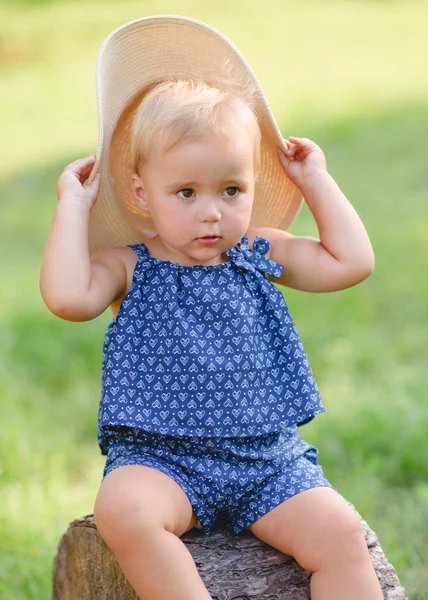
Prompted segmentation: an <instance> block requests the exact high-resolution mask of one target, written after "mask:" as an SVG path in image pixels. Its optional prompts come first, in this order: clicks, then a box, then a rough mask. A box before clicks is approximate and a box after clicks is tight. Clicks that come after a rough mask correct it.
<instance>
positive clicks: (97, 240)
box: [89, 15, 302, 253]
mask: <svg viewBox="0 0 428 600" xmlns="http://www.w3.org/2000/svg"><path fill="white" fill-rule="evenodd" d="M177 76H179V77H183V78H189V79H192V78H198V79H203V80H204V81H206V82H207V83H208V84H211V85H215V86H217V87H220V88H226V89H228V90H230V91H232V92H235V93H236V94H237V95H242V93H243V92H244V93H245V90H247V89H254V88H256V96H257V97H256V107H255V108H256V113H257V115H258V118H259V123H260V128H261V132H262V146H261V162H260V172H259V177H258V180H257V183H256V190H255V198H254V205H253V213H252V218H251V225H252V226H253V227H275V228H278V229H286V228H287V227H288V226H289V225H290V223H291V222H292V221H293V219H294V217H295V216H296V214H297V212H298V210H299V208H300V206H301V204H302V196H301V193H300V190H299V189H298V188H297V187H296V186H295V185H294V184H293V183H292V182H291V180H290V179H289V178H288V177H287V176H286V174H285V173H284V170H283V169H282V167H281V165H280V162H279V159H278V156H277V153H276V148H277V146H280V147H282V148H284V142H283V140H282V136H281V133H280V131H279V129H278V126H277V125H276V123H275V120H274V118H273V115H272V113H271V110H270V108H269V106H268V103H267V101H266V98H265V96H264V94H263V91H262V89H261V87H260V84H259V83H258V81H257V78H256V76H255V75H254V73H253V71H252V70H251V68H250V66H249V65H248V63H247V62H246V60H245V58H244V57H243V56H242V55H241V53H240V52H239V51H238V50H237V49H236V48H235V47H234V46H233V45H232V44H231V42H230V41H229V40H228V39H227V38H226V37H224V35H222V34H221V33H220V32H218V31H216V30H215V29H213V28H212V27H210V26H208V25H205V24H204V23H201V22H200V21H195V20H194V19H190V18H187V17H178V16H172V15H161V16H152V17H146V18H142V19H137V20H135V21H131V22H130V23H126V24H125V25H122V27H119V28H118V29H116V30H115V31H113V32H112V33H111V34H110V35H109V36H108V37H107V38H106V39H105V41H104V43H103V44H102V46H101V49H100V52H99V55H98V61H97V68H96V86H97V108H98V119H99V140H98V151H97V158H96V163H95V165H94V168H93V169H92V173H91V176H90V179H89V182H91V181H92V180H93V178H94V177H95V175H96V174H97V173H98V172H100V173H101V182H100V188H99V193H98V198H97V202H96V204H95V205H94V207H93V209H92V211H91V216H90V221H89V246H90V252H91V253H92V252H95V251H97V250H99V249H101V248H106V247H111V246H124V245H127V244H131V243H138V242H144V241H145V239H144V236H147V237H151V236H153V235H156V230H155V227H154V225H153V222H152V220H151V218H150V214H149V213H147V212H145V211H143V210H141V209H139V208H138V207H137V206H136V203H135V202H134V199H133V196H132V191H131V185H130V182H131V177H130V176H131V173H132V165H131V162H130V147H129V146H130V144H129V134H130V126H131V122H132V118H133V115H134V113H135V111H136V109H137V106H138V104H139V103H140V101H141V98H142V90H144V89H145V88H147V87H148V86H149V85H150V84H153V83H154V82H157V81H161V80H162V79H165V78H168V77H177Z"/></svg>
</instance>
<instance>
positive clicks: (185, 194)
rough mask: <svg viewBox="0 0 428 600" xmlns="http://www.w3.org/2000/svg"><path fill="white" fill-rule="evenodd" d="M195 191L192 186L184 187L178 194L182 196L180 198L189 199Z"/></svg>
mask: <svg viewBox="0 0 428 600" xmlns="http://www.w3.org/2000/svg"><path fill="white" fill-rule="evenodd" d="M194 193H195V192H194V191H193V190H192V188H184V189H183V190H180V191H179V192H178V195H179V196H180V198H186V199H189V198H192V197H193V194H194Z"/></svg>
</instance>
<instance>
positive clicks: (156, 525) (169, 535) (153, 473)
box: [94, 465, 211, 600]
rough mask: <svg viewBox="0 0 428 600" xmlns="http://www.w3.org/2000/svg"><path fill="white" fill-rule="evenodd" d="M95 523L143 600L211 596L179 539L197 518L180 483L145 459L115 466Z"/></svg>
mask: <svg viewBox="0 0 428 600" xmlns="http://www.w3.org/2000/svg"><path fill="white" fill-rule="evenodd" d="M94 513H95V515H94V516H95V522H96V525H97V529H98V531H99V532H100V534H101V536H102V537H103V539H104V541H105V542H106V544H107V545H108V546H109V547H110V549H111V550H112V552H113V553H114V555H115V556H116V559H117V561H118V563H119V565H120V567H121V568H122V570H123V572H124V573H125V575H126V577H127V578H128V580H129V582H130V584H131V585H132V587H133V588H134V590H135V592H136V593H137V594H138V596H139V597H140V598H141V600H210V599H211V596H210V595H209V593H208V591H207V589H206V588H205V586H204V584H203V582H202V580H201V578H200V576H199V574H198V571H197V569H196V565H195V563H194V561H193V558H192V556H191V554H190V552H189V551H188V550H187V548H186V546H185V545H184V544H183V542H182V541H181V540H180V539H179V536H181V535H182V534H183V533H185V532H186V531H189V530H190V529H192V527H193V526H194V525H195V524H196V521H197V518H196V515H195V514H194V512H193V510H192V506H191V504H190V502H189V500H188V498H187V496H186V494H185V493H184V491H183V490H182V489H181V488H180V486H179V485H178V484H177V483H176V482H175V481H174V480H173V479H171V478H170V477H168V475H165V474H164V473H162V472H160V471H157V470H155V469H152V468H151V467H146V466H141V465H127V466H122V467H118V468H116V469H114V470H113V471H111V472H110V473H109V474H108V475H107V476H106V477H105V478H104V480H103V482H102V483H101V487H100V490H99V492H98V495H97V499H96V502H95V509H94Z"/></svg>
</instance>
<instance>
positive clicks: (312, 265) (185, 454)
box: [41, 17, 382, 600]
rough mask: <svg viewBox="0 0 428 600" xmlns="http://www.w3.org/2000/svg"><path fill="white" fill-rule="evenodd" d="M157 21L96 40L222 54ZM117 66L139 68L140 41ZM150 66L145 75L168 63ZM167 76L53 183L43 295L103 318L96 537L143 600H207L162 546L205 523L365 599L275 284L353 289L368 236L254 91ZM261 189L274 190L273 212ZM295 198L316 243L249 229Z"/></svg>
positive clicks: (325, 594) (352, 597)
mask: <svg viewBox="0 0 428 600" xmlns="http://www.w3.org/2000/svg"><path fill="white" fill-rule="evenodd" d="M169 19H170V20H169V21H168V19H166V20H165V21H162V18H159V17H158V18H157V20H156V18H150V19H142V20H138V21H137V22H133V23H132V24H129V26H124V28H121V30H120V31H119V30H118V31H119V33H115V34H114V37H115V39H118V40H119V42H120V33H123V30H124V29H125V30H126V32H127V33H129V34H130V35H131V33H132V32H135V31H137V30H138V31H139V33H140V34H141V35H142V37H141V38H140V40H141V39H143V38H144V39H146V38H149V43H150V44H153V43H154V42H153V39H155V40H158V38H157V37H156V35H157V36H164V39H163V42H162V48H164V49H165V44H166V43H167V42H168V41H171V39H172V40H173V41H174V42H177V40H178V41H180V40H184V39H187V38H184V37H183V36H182V37H177V36H174V35H173V33H174V32H175V33H176V30H172V29H171V27H172V26H174V27H184V28H186V27H187V28H188V29H186V31H187V32H190V33H189V35H196V34H195V31H196V32H202V33H205V29H204V27H205V28H206V29H209V32H208V33H207V36H208V37H207V40H208V38H209V40H211V37H210V36H213V39H217V38H219V39H220V38H221V39H220V41H219V42H218V43H219V44H220V43H221V44H223V46H224V44H225V42H224V38H222V36H221V34H218V33H213V30H211V29H210V28H207V26H204V25H203V24H198V23H197V22H195V21H192V20H190V19H188V20H186V19H183V18H182V19H180V18H175V19H176V20H175V21H174V19H173V18H172V17H170V18H169ZM165 25H168V27H170V29H169V30H168V32H166V33H165V31H166V30H167V29H168V27H164V26H165ZM162 27H163V29H162ZM155 34H156V35H155ZM208 34H209V35H208ZM151 35H152V36H153V35H154V36H155V37H154V38H153V37H152V38H150V36H151ZM201 35H202V34H201ZM130 39H131V38H130ZM209 40H208V41H209ZM119 42H118V44H117V46H116V47H115V48H114V52H115V56H116V57H117V56H120V52H121V49H120V48H121V46H120V43H119ZM127 43H130V42H129V40H128V42H127ZM183 43H184V44H185V43H188V48H187V51H188V49H189V47H190V45H191V42H190V41H188V42H183ZM207 43H208V42H207ZM195 44H196V42H194V44H193V45H192V48H193V49H194V50H195ZM199 44H201V40H200V39H199ZM223 46H222V47H223ZM150 47H151V48H152V46H150ZM106 48H108V44H107V45H105V46H104V52H107V50H106ZM196 50H197V44H196ZM205 51H206V52H207V53H208V54H209V48H205ZM227 51H228V52H229V53H232V50H231V49H230V46H229V47H228V50H227ZM126 52H128V54H127V56H128V57H130V56H131V52H130V50H129V48H128V50H126ZM176 52H178V50H176ZM135 53H136V57H137V59H138V60H140V62H141V60H142V55H143V50H142V47H140V49H139V50H134V51H133V54H132V56H134V54H135ZM196 53H197V52H196ZM164 54H165V57H164V58H163V59H162V60H163V61H164V63H163V66H165V64H166V63H168V61H169V60H170V61H173V55H172V51H168V50H165V53H164ZM104 56H105V55H104ZM234 56H235V55H234ZM109 60H110V59H109ZM159 60H161V59H159ZM182 60H183V61H185V60H186V51H183V52H182ZM196 60H197V59H196V58H195V61H196ZM201 60H202V58H201ZM240 60H241V61H243V59H242V57H240ZM168 64H169V63H168ZM193 64H194V63H192V65H193ZM224 64H227V63H224V62H223V65H224ZM130 71H132V69H130ZM225 72H226V74H227V72H228V71H227V69H225ZM204 74H206V75H207V77H204ZM132 75H133V77H137V79H138V76H136V75H135V73H134V72H133V73H132ZM184 75H185V76H183V69H182V68H180V69H178V68H176V67H174V68H172V67H171V68H170V70H169V72H165V73H164V72H163V71H162V69H161V68H160V67H159V65H157V67H156V69H153V75H152V79H153V80H152V81H151V82H150V83H148V82H147V81H145V82H144V83H145V85H144V86H143V85H141V82H140V89H139V94H137V95H135V94H134V95H132V97H131V96H129V97H128V98H126V108H124V106H123V105H122V106H121V110H120V111H119V110H116V113H115V117H114V118H113V117H111V121H109V117H108V116H106V114H100V118H101V119H104V126H103V128H102V129H101V133H102V135H104V136H105V137H104V138H102V139H104V142H105V143H106V144H107V145H105V146H101V150H100V151H99V153H98V155H97V158H95V155H93V156H89V157H86V158H83V159H79V160H76V161H75V162H73V163H71V164H70V165H68V166H66V167H65V169H64V171H63V173H62V174H61V176H60V177H59V180H58V184H57V191H58V197H59V204H58V207H57V211H56V215H55V219H54V223H53V226H52V230H51V232H50V236H49V240H48V243H47V247H46V251H45V255H44V259H43V265H42V273H41V292H42V296H43V298H44V301H45V302H46V304H47V306H48V308H49V309H50V310H51V311H52V312H53V313H54V314H56V315H58V316H59V317H61V318H63V319H67V320H71V321H85V320H89V319H93V318H95V317H97V316H98V315H100V314H101V313H103V312H104V310H105V309H106V308H107V307H109V306H110V308H111V310H112V314H113V321H112V322H111V323H110V325H109V326H108V328H107V332H106V336H105V342H104V354H103V371H102V397H101V403H100V411H99V428H98V437H99V445H100V448H101V452H102V453H103V454H104V455H106V456H107V459H106V465H105V469H104V473H103V478H102V482H101V486H100V490H99V492H98V495H97V499H96V503H95V511H94V512H95V521H96V524H97V528H98V530H99V532H100V534H101V536H102V537H103V538H104V540H105V542H106V543H107V544H108V546H109V547H110V548H111V550H112V552H113V553H114V554H115V556H116V558H117V561H118V563H119V564H120V566H121V568H122V570H123V571H124V573H125V575H126V577H127V578H128V580H129V581H130V583H131V585H132V586H133V588H134V589H135V591H136V593H137V594H138V595H139V597H140V598H142V599H143V600H144V599H147V600H167V599H168V600H172V599H174V600H204V599H207V600H208V599H209V598H210V595H209V593H208V591H207V589H206V588H205V586H204V584H203V582H202V580H201V578H200V576H199V574H198V571H197V568H196V566H195V564H194V562H193V560H192V557H191V555H190V553H189V552H188V550H187V549H186V547H185V546H184V544H183V543H182V542H181V540H180V536H182V535H183V534H184V533H185V532H186V531H189V530H190V529H192V528H193V527H195V526H198V527H200V528H202V529H203V530H204V531H205V532H206V533H209V532H210V531H211V530H212V528H213V526H214V524H215V522H216V520H217V519H218V518H220V519H221V520H222V522H223V523H224V524H225V526H226V527H229V528H230V529H232V531H233V532H235V533H238V532H240V531H242V530H244V529H246V528H248V529H249V530H250V531H252V533H253V534H254V535H255V536H257V537H258V538H260V539H261V540H263V541H264V542H266V543H267V544H269V545H271V546H273V547H275V548H277V549H278V550H280V551H281V552H283V553H285V554H287V555H291V556H293V557H295V559H296V560H297V561H298V562H299V563H300V564H301V565H302V567H304V568H305V569H307V570H309V571H311V572H312V573H313V575H312V578H311V597H312V598H313V599H314V600H343V599H345V598H346V600H361V599H364V600H378V599H381V598H382V593H381V590H380V586H379V583H378V581H377V578H376V574H375V572H374V570H373V567H372V565H371V562H370V558H369V554H368V550H367V546H366V543H365V540H364V537H363V534H362V531H361V527H360V522H359V519H358V516H357V515H356V514H355V513H354V512H353V511H352V509H351V508H350V507H349V506H348V504H347V503H346V502H345V500H344V499H343V498H342V497H341V496H340V495H339V494H338V493H337V492H336V491H335V490H333V488H332V486H331V484H330V483H329V482H328V480H327V479H326V478H325V476H324V474H323V471H322V468H321V467H320V466H319V465H318V464H317V458H318V451H317V449H316V448H315V447H314V446H312V445H310V444H308V443H306V442H305V441H304V440H303V439H302V438H301V436H300V434H299V430H298V426H301V425H303V424H304V423H306V422H308V421H309V420H311V419H313V418H314V416H315V415H316V414H318V413H321V412H323V411H324V410H325V409H324V406H323V403H322V400H321V398H320V394H319V391H318V388H317V385H316V383H315V381H314V377H313V374H312V371H311V368H310V365H309V363H308V359H307V357H306V354H305V351H304V348H303V346H302V343H301V341H300V339H299V336H298V333H297V331H296V329H295V326H294V324H293V321H292V319H291V317H290V314H289V311H288V308H287V306H286V303H285V302H284V299H283V296H282V293H281V292H280V290H279V289H278V288H277V287H276V286H275V285H273V282H275V283H278V284H282V285H284V286H288V287H292V288H295V289H299V290H303V291H309V292H327V291H333V290H339V289H344V288H347V287H350V286H353V285H355V284H357V283H359V282H360V281H362V280H364V279H365V278H366V277H367V276H368V275H369V274H370V273H371V271H372V269H373V262H374V259H373V251H372V247H371V244H370V241H369V239H368V236H367V233H366V231H365V229H364V226H363V224H362V223H361V221H360V219H359V217H358V215H357V214H356V212H355V210H354V209H353V208H352V206H351V204H350V203H349V202H348V200H347V199H346V197H345V196H344V195H343V193H342V192H341V191H340V189H339V187H338V186H337V184H336V183H335V181H334V180H333V178H332V177H331V176H330V175H329V173H328V172H327V170H326V162H325V157H324V154H323V152H322V151H321V149H320V148H319V147H318V146H317V145H316V144H315V143H314V142H312V141H311V140H309V139H306V138H297V137H289V138H288V139H287V140H279V139H277V138H275V135H274V134H273V133H272V131H273V129H272V127H271V128H270V129H269V119H268V117H269V111H268V109H267V108H266V105H263V103H261V100H260V99H261V95H260V89H259V87H258V86H257V82H256V83H254V80H252V82H250V84H248V85H247V87H241V88H240V89H238V87H239V86H236V87H235V89H233V86H232V85H230V86H228V85H221V81H220V80H219V81H218V83H217V84H213V82H212V80H213V78H212V69H211V70H210V69H208V67H207V66H206V65H202V66H201V67H200V73H195V74H193V76H189V74H188V73H185V74H184ZM121 90H122V88H121ZM107 93H113V92H106V94H107ZM119 93H122V91H120V92H118V94H119ZM122 102H124V100H123V99H122ZM263 106H264V108H263ZM111 123H113V125H114V126H112V125H111ZM109 125H110V129H109ZM109 131H110V133H109ZM106 132H107V133H106ZM269 132H270V133H269ZM109 135H110V137H111V140H110V143H109V144H108V140H109ZM269 136H270V141H269V139H268V138H269ZM268 143H270V146H271V147H273V148H274V151H275V153H277V154H273V153H272V151H271V154H270V156H269V149H268ZM96 161H98V163H97V162H96ZM275 169H276V170H275ZM97 170H98V173H97V174H95V173H96V172H97ZM270 173H274V175H272V176H271V177H270ZM103 176H104V177H105V179H104V180H103V179H102V177H103ZM269 177H270V179H269ZM269 181H270V185H271V186H273V188H274V187H275V185H277V189H282V190H283V196H280V197H275V198H274V199H273V200H272V194H271V195H270V196H269V185H267V182H269ZM275 182H276V183H275ZM84 184H85V185H84ZM108 186H110V187H108ZM260 186H261V187H260ZM281 186H282V188H281ZM287 186H288V187H287ZM109 190H110V191H109ZM296 190H297V191H298V192H299V194H300V193H301V194H303V196H304V199H305V201H306V203H307V204H308V206H309V208H310V210H311V212H312V214H313V216H314V218H315V220H316V223H317V226H318V230H319V237H320V239H319V240H317V239H313V238H310V237H297V236H293V235H291V234H289V233H287V232H286V231H284V230H283V229H282V228H278V227H268V226H258V225H257V224H256V225H254V222H253V218H254V214H255V212H254V211H255V210H256V211H258V212H257V214H258V215H259V218H261V217H263V214H266V215H267V214H268V213H269V211H270V213H269V214H273V212H274V210H273V208H272V207H275V206H276V210H277V212H278V211H283V212H287V210H286V209H287V207H288V209H289V211H290V210H291V209H290V207H292V203H293V198H296V196H295V191H296ZM109 194H110V196H109ZM293 194H294V196H293ZM108 197H110V199H111V198H113V197H114V202H113V201H111V206H110V213H109V217H108V218H107V217H106V214H107V212H105V215H104V217H102V210H104V209H105V211H107V209H106V208H105V207H106V206H107V202H108V200H107V199H108ZM256 197H257V207H256V200H255V198H256ZM269 198H270V200H269ZM269 202H270V204H269ZM272 203H276V204H272ZM103 207H104V209H103ZM293 210H294V213H295V211H296V203H295V205H294V208H293ZM96 211H98V213H97V212H96ZM94 215H97V216H96V219H97V220H95V221H94V220H92V221H91V219H95V217H94ZM100 215H101V216H100ZM103 219H104V220H103ZM265 222H269V219H266V220H265ZM106 232H107V233H106ZM103 235H104V237H103Z"/></svg>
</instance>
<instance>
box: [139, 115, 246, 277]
mask: <svg viewBox="0 0 428 600" xmlns="http://www.w3.org/2000/svg"><path fill="white" fill-rule="evenodd" d="M231 129H232V131H230V132H228V133H227V134H221V135H220V134H219V135H215V134H214V133H211V134H207V136H205V137H204V138H198V139H194V140H188V141H185V142H182V143H179V144H177V145H176V146H174V147H173V148H172V149H171V150H169V151H167V152H164V151H163V150H162V148H155V149H153V151H152V153H151V155H150V156H149V158H148V160H147V162H146V163H145V165H144V167H143V169H142V171H141V173H142V174H141V176H138V175H136V174H135V175H133V181H132V185H133V192H134V197H135V199H136V201H137V203H138V205H139V206H140V207H141V208H143V209H144V210H148V211H149V212H150V214H151V217H152V219H153V223H154V225H155V227H156V231H157V232H158V234H159V235H158V237H157V238H156V239H157V240H158V241H159V243H161V244H162V246H163V252H164V253H165V255H167V256H168V259H167V260H170V261H171V262H177V263H179V264H182V265H184V266H193V265H195V264H205V265H211V264H218V263H220V262H224V261H225V260H226V256H225V255H224V252H225V250H227V249H228V248H231V247H232V246H234V245H235V244H236V243H237V242H238V241H239V240H240V239H241V237H242V236H243V235H244V233H246V231H247V229H248V227H249V224H250V218H251V210H252V206H253V200H254V184H255V172H254V141H253V139H252V134H251V133H249V132H248V131H246V130H245V129H244V130H242V129H241V128H240V130H239V132H238V130H236V131H233V130H234V128H233V127H232V128H231ZM206 236H219V239H218V241H217V242H216V243H214V244H212V245H206V244H202V243H201V242H200V241H198V238H202V237H206Z"/></svg>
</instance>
